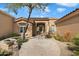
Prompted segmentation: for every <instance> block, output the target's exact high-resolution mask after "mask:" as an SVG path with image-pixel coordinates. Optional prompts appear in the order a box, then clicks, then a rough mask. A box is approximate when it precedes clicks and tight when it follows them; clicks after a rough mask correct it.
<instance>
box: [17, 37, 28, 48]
mask: <svg viewBox="0 0 79 59" xmlns="http://www.w3.org/2000/svg"><path fill="white" fill-rule="evenodd" d="M16 40H17V43H18V49H20V48H21V45H22V43H24V42H27V41H28V40H29V39H25V40H23V39H21V38H16Z"/></svg>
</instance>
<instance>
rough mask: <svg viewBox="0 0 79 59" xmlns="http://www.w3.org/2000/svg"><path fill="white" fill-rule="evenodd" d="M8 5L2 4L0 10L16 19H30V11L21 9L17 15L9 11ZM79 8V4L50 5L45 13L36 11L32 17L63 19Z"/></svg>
mask: <svg viewBox="0 0 79 59" xmlns="http://www.w3.org/2000/svg"><path fill="white" fill-rule="evenodd" d="M5 6H6V4H3V3H1V4H0V10H2V11H4V12H6V13H8V14H10V15H12V16H14V17H16V18H19V17H25V18H27V17H28V9H26V8H21V9H19V10H18V14H17V15H16V14H15V13H14V12H12V11H10V10H9V9H7V8H6V7H5ZM77 8H79V4H78V3H50V4H49V5H48V6H47V7H46V8H45V11H44V12H43V11H40V10H37V9H34V10H33V11H32V14H31V17H32V18H35V17H36V18H40V17H41V18H62V17H63V16H65V15H66V14H68V13H70V12H72V11H74V10H75V9H77Z"/></svg>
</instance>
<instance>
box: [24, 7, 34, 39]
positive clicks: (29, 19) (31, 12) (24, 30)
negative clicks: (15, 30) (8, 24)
mask: <svg viewBox="0 0 79 59" xmlns="http://www.w3.org/2000/svg"><path fill="white" fill-rule="evenodd" d="M32 9H33V8H31V9H30V11H29V16H28V18H27V20H28V21H27V26H26V28H25V30H24V33H23V40H24V39H25V33H26V32H27V29H28V25H29V24H28V23H29V20H30V16H31V13H32Z"/></svg>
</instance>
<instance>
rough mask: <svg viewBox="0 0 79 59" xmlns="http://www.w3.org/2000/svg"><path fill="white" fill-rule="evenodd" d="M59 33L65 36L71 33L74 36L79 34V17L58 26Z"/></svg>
mask: <svg viewBox="0 0 79 59" xmlns="http://www.w3.org/2000/svg"><path fill="white" fill-rule="evenodd" d="M56 26H57V33H59V34H61V35H63V34H64V33H66V32H70V33H71V34H72V35H75V34H79V16H78V15H76V16H74V17H72V18H69V19H67V20H65V21H63V22H61V23H58V24H57V25H56Z"/></svg>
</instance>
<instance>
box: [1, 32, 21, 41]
mask: <svg viewBox="0 0 79 59" xmlns="http://www.w3.org/2000/svg"><path fill="white" fill-rule="evenodd" d="M16 36H20V35H19V34H17V33H9V34H7V35H4V36H2V37H0V40H3V39H6V38H10V37H16Z"/></svg>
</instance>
